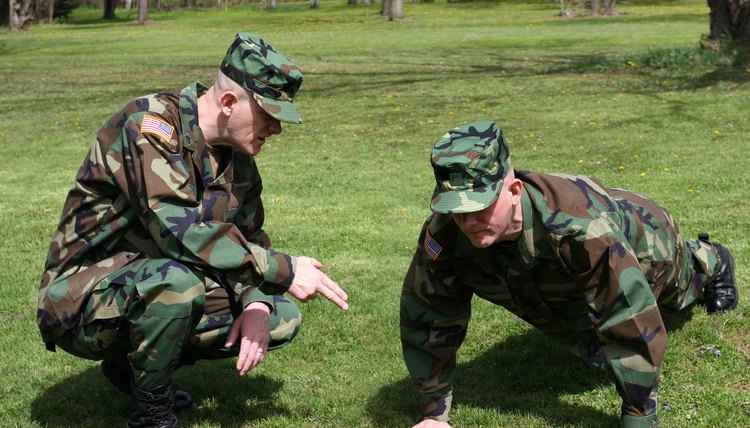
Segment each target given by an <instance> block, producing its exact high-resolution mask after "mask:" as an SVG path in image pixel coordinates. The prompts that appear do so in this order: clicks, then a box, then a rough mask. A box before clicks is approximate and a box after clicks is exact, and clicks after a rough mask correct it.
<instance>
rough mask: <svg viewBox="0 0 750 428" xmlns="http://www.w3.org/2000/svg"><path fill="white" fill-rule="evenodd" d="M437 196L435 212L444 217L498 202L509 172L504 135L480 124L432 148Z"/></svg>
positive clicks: (452, 133)
mask: <svg viewBox="0 0 750 428" xmlns="http://www.w3.org/2000/svg"><path fill="white" fill-rule="evenodd" d="M430 160H431V162H432V169H433V172H434V173H435V181H436V183H437V185H436V186H435V192H434V193H433V194H432V203H431V204H430V205H431V208H432V211H434V212H436V213H441V214H452V213H457V214H458V213H468V212H474V211H480V210H483V209H485V208H487V207H488V206H490V205H491V204H492V202H494V201H495V198H496V197H497V195H498V193H499V191H500V189H501V188H502V186H503V178H504V177H505V176H506V175H507V174H508V171H509V170H510V167H511V166H510V153H509V151H508V145H507V144H506V142H505V137H503V131H502V130H501V129H500V127H499V126H498V125H497V124H496V123H495V122H492V121H489V120H480V121H476V122H471V123H467V124H465V125H461V126H459V127H457V128H454V129H451V130H450V131H448V133H447V134H445V135H444V136H443V137H442V138H441V139H439V140H438V141H437V143H435V146H434V147H433V148H432V157H431V159H430Z"/></svg>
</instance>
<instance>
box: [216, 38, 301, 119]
mask: <svg viewBox="0 0 750 428" xmlns="http://www.w3.org/2000/svg"><path fill="white" fill-rule="evenodd" d="M220 69H221V72H222V73H224V74H226V75H227V76H228V77H229V78H230V79H232V80H234V81H235V82H237V83H238V84H239V85H240V86H242V87H243V88H245V89H247V90H248V91H250V93H252V95H253V97H254V98H255V100H256V101H257V102H258V104H260V106H261V107H262V108H263V110H265V111H266V112H267V113H268V114H270V115H271V116H273V117H275V118H276V119H278V120H280V121H282V122H287V123H302V119H301V118H300V115H299V112H298V111H297V108H296V107H294V104H293V102H294V95H295V94H296V93H297V90H299V87H300V85H302V72H301V71H300V69H299V67H297V66H296V65H294V63H293V62H292V61H291V60H290V59H289V58H287V57H286V56H284V55H282V54H281V53H279V52H277V51H276V50H274V48H273V47H272V46H271V45H269V44H268V43H266V42H265V41H264V40H263V39H261V38H260V37H258V36H256V35H254V34H250V33H237V36H235V38H234V42H233V43H232V45H231V46H230V47H229V50H227V54H226V55H225V56H224V60H223V61H222V62H221V68H220Z"/></svg>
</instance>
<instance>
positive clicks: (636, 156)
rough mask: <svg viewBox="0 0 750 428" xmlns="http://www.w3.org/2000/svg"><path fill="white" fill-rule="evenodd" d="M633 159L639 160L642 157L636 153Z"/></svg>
mask: <svg viewBox="0 0 750 428" xmlns="http://www.w3.org/2000/svg"><path fill="white" fill-rule="evenodd" d="M633 157H634V158H636V159H637V158H639V157H641V155H639V154H638V153H636V154H634V155H633Z"/></svg>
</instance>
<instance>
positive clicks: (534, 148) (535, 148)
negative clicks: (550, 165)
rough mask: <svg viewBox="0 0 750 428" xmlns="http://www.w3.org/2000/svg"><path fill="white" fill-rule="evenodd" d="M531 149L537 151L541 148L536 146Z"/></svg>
mask: <svg viewBox="0 0 750 428" xmlns="http://www.w3.org/2000/svg"><path fill="white" fill-rule="evenodd" d="M531 150H533V151H537V150H539V148H537V146H534V147H532V148H531Z"/></svg>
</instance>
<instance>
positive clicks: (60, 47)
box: [0, 0, 750, 428]
mask: <svg viewBox="0 0 750 428" xmlns="http://www.w3.org/2000/svg"><path fill="white" fill-rule="evenodd" d="M344 3H345V2H344V1H343V0H337V1H336V2H333V1H323V2H322V4H321V7H320V9H318V10H310V9H309V7H308V4H307V3H306V2H299V3H283V4H280V5H279V8H278V10H277V11H276V12H274V13H264V12H261V10H260V5H259V4H257V3H255V4H250V5H247V6H245V7H236V8H232V9H231V10H230V11H228V12H224V13H220V12H215V11H213V10H190V11H175V12H161V13H156V12H152V13H151V18H152V19H153V22H152V23H150V24H148V25H135V24H133V23H132V22H131V21H132V20H133V19H135V18H136V12H135V11H122V10H118V11H117V15H118V17H119V19H118V20H116V21H112V22H103V21H100V20H99V17H100V15H101V11H100V10H87V9H80V10H76V11H75V12H74V13H73V15H72V17H71V19H70V20H69V21H68V22H67V23H65V24H62V25H54V26H34V27H32V28H31V29H30V30H29V31H25V32H19V33H7V32H6V33H0V83H1V85H0V87H2V90H1V91H0V177H2V181H0V291H2V293H3V299H2V300H0V325H2V328H3V333H2V334H0V426H7V427H16V426H17V427H36V426H41V427H74V426H75V427H78V426H83V427H102V426H108V425H115V426H121V425H122V424H123V421H124V418H125V417H126V416H127V414H128V411H129V400H128V399H127V397H125V396H124V395H121V394H119V393H117V392H115V391H114V390H113V389H112V388H111V387H110V386H109V385H108V384H107V382H106V381H105V380H104V378H103V377H102V376H101V375H100V373H99V366H98V363H96V362H92V361H86V360H81V359H76V358H74V357H72V356H70V355H67V354H65V353H64V352H58V353H56V354H53V353H50V352H47V351H45V349H44V346H43V344H42V343H41V341H40V338H39V334H38V331H37V328H36V324H35V308H36V299H37V297H36V296H37V287H38V283H39V279H40V277H41V273H42V268H43V265H44V260H45V255H46V250H47V246H48V244H49V240H50V238H51V234H52V232H53V230H54V228H55V226H56V224H57V221H58V218H59V215H60V210H61V208H62V202H63V198H64V196H65V193H66V192H67V190H68V188H69V187H70V185H71V184H72V180H73V177H74V175H75V172H76V170H77V169H78V166H79V165H80V163H81V161H82V159H83V158H84V156H85V154H86V153H87V151H88V147H89V145H90V144H91V141H92V139H93V137H94V134H95V132H96V130H97V129H98V127H99V126H100V125H101V124H102V122H103V121H104V120H105V119H106V118H107V117H108V116H109V115H110V114H112V113H113V112H115V111H116V110H117V109H119V108H120V107H121V106H122V105H124V104H125V103H126V102H127V101H128V100H129V99H131V98H133V97H136V96H139V95H144V94H148V93H152V92H156V91H163V90H177V89H180V88H182V87H184V86H186V85H187V84H189V83H190V82H192V81H194V80H201V81H203V82H205V83H211V82H212V80H213V77H214V76H215V73H216V70H217V67H218V65H219V62H220V61H221V59H222V57H223V54H224V52H225V50H226V48H227V47H228V46H229V44H230V43H231V41H232V38H233V36H234V34H235V33H236V32H237V31H250V32H253V33H256V34H259V35H261V36H263V37H264V38H265V39H266V40H268V41H269V42H271V43H272V44H273V45H274V47H276V48H278V49H279V50H281V51H282V52H284V53H285V54H286V55H287V56H289V57H290V58H292V59H293V60H294V61H295V62H296V63H297V64H299V65H300V66H301V67H302V68H303V70H304V74H305V83H304V84H303V86H302V90H301V92H300V96H299V97H298V101H297V105H298V108H299V109H300V111H301V112H302V116H303V119H304V121H305V123H304V124H303V125H301V126H287V127H286V128H285V130H284V133H283V134H282V135H280V136H278V137H276V138H275V139H273V140H272V141H270V142H269V143H267V144H266V146H264V149H263V152H262V153H261V155H260V156H259V157H258V163H259V165H260V168H261V172H262V174H263V177H264V184H265V189H264V201H265V204H266V210H267V213H266V218H267V223H266V229H267V230H268V232H269V234H270V236H271V238H272V239H273V240H274V243H275V246H276V247H277V249H279V250H281V251H284V252H287V253H290V254H294V255H310V256H314V257H316V258H318V259H319V260H321V261H323V262H324V264H325V265H326V267H325V270H326V272H328V273H329V275H330V276H331V277H332V278H334V279H335V280H337V281H338V282H339V283H340V284H341V285H342V286H343V287H344V288H345V289H346V290H347V291H348V292H349V294H350V304H351V309H350V310H349V311H348V312H346V313H344V312H341V311H339V310H338V309H337V308H335V307H334V305H332V304H329V303H326V302H325V301H324V300H323V299H317V300H315V301H312V302H311V303H309V304H306V305H300V306H301V310H302V312H303V314H304V317H305V324H304V327H303V330H302V332H301V334H300V335H299V336H298V337H297V339H296V340H295V342H294V343H293V344H292V345H290V346H289V347H287V348H285V349H283V350H280V351H278V352H274V353H273V354H271V355H270V356H269V358H267V359H266V361H265V362H264V363H263V364H262V365H261V366H260V367H259V368H257V369H256V370H255V371H253V372H252V373H251V374H250V375H248V376H246V377H243V378H240V377H238V376H237V375H236V373H235V371H234V368H233V364H234V362H233V361H216V362H199V363H198V364H197V365H196V366H195V367H188V368H185V369H183V370H180V371H178V372H177V374H176V376H175V379H174V384H175V385H176V386H177V387H179V388H181V389H187V390H189V391H190V392H191V393H192V394H193V396H194V397H195V398H196V400H197V408H196V409H195V410H193V411H191V412H189V413H186V414H184V415H182V416H181V418H180V422H181V424H182V425H183V426H186V427H245V426H247V427H250V426H252V427H274V428H275V427H406V426H410V424H412V423H414V422H415V421H416V420H417V416H418V410H417V402H418V396H417V391H416V389H415V388H414V387H412V386H411V384H410V382H409V380H408V376H407V373H406V369H405V367H404V364H403V361H402V359H401V347H400V340H399V333H398V313H399V309H398V304H399V293H400V287H401V281H402V279H403V276H404V274H405V272H406V269H407V266H408V264H409V261H410V258H411V255H412V253H413V251H414V248H415V245H416V239H417V235H418V233H419V229H420V227H421V224H422V222H423V221H424V219H425V218H426V216H427V215H428V213H429V207H428V202H429V197H430V195H431V192H432V187H433V179H432V175H431V174H432V173H431V169H430V166H429V161H428V156H429V151H430V148H431V146H432V144H433V143H434V142H435V141H436V140H437V139H438V138H439V137H440V136H441V135H442V134H444V133H445V132H446V131H447V130H448V129H450V128H452V127H454V126H457V125H459V124H462V123H465V122H468V121H472V120H476V119H484V118H486V119H493V120H495V121H497V122H498V123H499V124H500V125H501V126H502V128H503V129H504V131H505V133H506V136H507V138H508V140H509V144H510V147H511V152H512V156H513V161H514V166H515V167H517V168H522V169H532V170H538V171H547V172H575V173H583V174H589V175H594V176H596V177H598V178H599V179H601V180H602V181H603V182H604V183H606V184H608V185H610V186H612V187H624V188H629V189H632V190H635V191H638V192H640V193H643V194H646V195H649V196H651V197H653V198H654V199H655V200H657V201H659V202H660V203H661V204H662V205H664V206H666V207H667V208H669V209H670V210H671V211H672V212H673V214H674V216H675V217H676V218H677V219H678V222H679V224H680V226H681V229H682V232H683V234H684V235H685V236H691V237H694V236H696V235H697V234H698V233H699V232H702V231H704V230H705V231H709V232H710V233H711V237H712V238H713V239H716V240H718V241H720V242H722V243H724V244H725V245H726V246H727V247H729V248H730V249H732V251H733V252H734V255H735V258H736V262H737V275H738V277H737V279H738V282H739V283H740V288H741V294H743V297H744V300H742V301H741V302H740V307H739V309H738V310H737V311H735V312H733V313H731V314H726V315H721V316H708V315H707V314H706V312H705V309H704V308H703V307H695V308H693V310H690V311H687V312H686V313H682V314H666V320H667V324H668V325H669V327H670V346H669V348H668V351H667V355H666V361H665V365H664V370H663V377H662V383H661V394H660V400H661V401H660V404H659V414H660V417H661V419H662V421H663V423H664V426H667V427H683V426H690V427H740V426H750V370H748V364H749V361H750V317H749V316H748V309H750V304H748V301H749V300H748V299H747V297H748V296H750V286H748V282H749V280H750V269H748V265H749V264H750V237H748V230H750V220H749V218H750V217H749V215H748V212H750V191H749V190H748V189H750V174H749V172H750V171H749V169H750V155H748V150H749V149H750V141H749V139H748V135H750V134H749V132H750V122H749V121H748V119H749V118H750V103H748V99H750V69H746V68H743V67H735V68H732V67H729V66H728V65H727V63H726V61H724V60H722V59H720V58H717V57H716V56H715V55H712V53H711V52H708V51H701V50H700V49H699V41H700V39H701V37H702V35H704V34H706V33H708V29H709V27H708V13H709V9H708V7H707V6H706V2H705V1H703V0H689V1H682V0H678V1H673V2H665V3H663V4H653V3H644V2H623V3H621V4H620V5H619V7H618V9H619V10H620V12H622V13H623V14H622V15H620V16H618V17H612V18H597V19H593V18H578V19H561V18H558V17H555V16H554V15H555V14H556V13H557V12H558V4H557V3H555V2H551V1H550V2H533V1H531V2H519V1H503V2H484V1H482V2H473V3H444V2H441V1H438V2H436V3H432V4H429V3H423V4H411V3H407V4H405V13H406V17H407V18H408V20H407V21H405V22H400V23H390V22H387V21H385V20H383V19H382V18H381V17H379V16H378V14H377V12H378V11H379V5H374V6H371V7H367V6H364V5H357V6H346V5H345V4H344ZM474 307H475V311H474V317H473V318H474V319H473V322H472V324H471V329H470V331H469V336H468V338H467V340H466V343H465V344H464V346H463V348H462V349H461V351H460V353H459V372H458V379H457V381H456V385H455V398H454V408H455V410H454V423H455V426H457V427H470V426H486V427H495V426H516V427H551V426H555V427H557V426H566V427H602V426H616V425H617V421H618V416H619V405H620V404H619V403H620V400H619V397H618V396H617V394H616V393H615V389H614V386H613V385H612V382H611V381H612V379H611V378H610V377H609V376H608V374H607V373H606V372H602V371H598V370H596V369H594V368H591V367H589V366H587V365H585V364H584V363H582V362H581V361H579V360H577V359H576V358H575V357H573V356H572V355H570V354H568V353H566V352H565V351H564V350H563V349H562V348H561V347H560V346H558V345H557V344H555V343H553V342H551V341H550V340H548V339H546V338H545V337H544V336H543V335H541V334H540V333H538V332H537V331H535V330H533V329H531V328H530V327H529V326H528V325H526V324H525V323H524V322H522V321H520V320H518V319H516V318H515V317H513V316H511V315H509V314H508V313H507V312H506V311H505V310H503V309H501V308H497V307H494V306H492V305H490V304H487V303H486V302H482V301H479V300H478V299H477V300H476V301H475V306H474ZM709 345H710V346H713V347H714V348H717V349H720V350H721V356H715V355H708V354H704V355H700V354H699V350H700V349H701V348H705V347H706V346H709Z"/></svg>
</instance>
